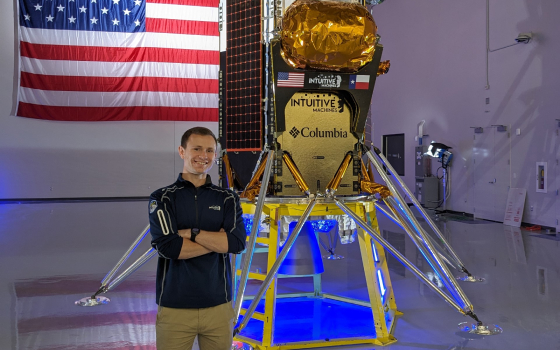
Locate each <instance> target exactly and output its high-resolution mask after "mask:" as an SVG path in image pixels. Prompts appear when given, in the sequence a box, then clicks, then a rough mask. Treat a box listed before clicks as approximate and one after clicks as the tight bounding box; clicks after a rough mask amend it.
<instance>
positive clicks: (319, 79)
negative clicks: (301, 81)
mask: <svg viewBox="0 0 560 350" xmlns="http://www.w3.org/2000/svg"><path fill="white" fill-rule="evenodd" d="M341 82H342V77H341V76H340V75H335V74H322V73H321V74H319V75H318V76H316V77H315V78H309V84H317V85H319V86H320V87H322V88H339V87H340V83H341Z"/></svg>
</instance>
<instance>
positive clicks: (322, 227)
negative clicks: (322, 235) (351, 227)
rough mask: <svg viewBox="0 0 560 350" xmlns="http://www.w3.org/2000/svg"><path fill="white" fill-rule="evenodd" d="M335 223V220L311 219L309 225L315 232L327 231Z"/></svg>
mask: <svg viewBox="0 0 560 350" xmlns="http://www.w3.org/2000/svg"><path fill="white" fill-rule="evenodd" d="M336 224H337V221H336V220H313V221H311V225H313V229H314V230H315V231H317V232H329V231H330V230H332V228H333V227H335V225H336Z"/></svg>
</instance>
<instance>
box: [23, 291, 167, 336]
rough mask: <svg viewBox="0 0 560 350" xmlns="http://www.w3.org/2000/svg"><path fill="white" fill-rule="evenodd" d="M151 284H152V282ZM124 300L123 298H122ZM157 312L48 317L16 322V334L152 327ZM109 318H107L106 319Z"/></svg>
mask: <svg viewBox="0 0 560 350" xmlns="http://www.w3.org/2000/svg"><path fill="white" fill-rule="evenodd" d="M152 284H153V282H152ZM123 298H124V296H123ZM156 315H157V310H153V311H135V312H129V311H126V312H111V313H109V314H104V313H103V314H88V315H87V316H86V317H84V315H83V314H82V315H64V316H56V315H49V316H43V317H35V318H30V319H24V320H18V334H20V335H22V334H25V333H32V332H44V331H59V330H63V329H77V328H84V329H85V328H91V327H97V326H111V325H121V324H126V325H152V324H155V323H156ZM108 316H109V317H108Z"/></svg>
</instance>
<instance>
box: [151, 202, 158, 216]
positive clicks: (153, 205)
mask: <svg viewBox="0 0 560 350" xmlns="http://www.w3.org/2000/svg"><path fill="white" fill-rule="evenodd" d="M156 208H157V202H156V201H155V200H153V201H151V202H150V214H151V213H153V212H154V211H155V210H156Z"/></svg>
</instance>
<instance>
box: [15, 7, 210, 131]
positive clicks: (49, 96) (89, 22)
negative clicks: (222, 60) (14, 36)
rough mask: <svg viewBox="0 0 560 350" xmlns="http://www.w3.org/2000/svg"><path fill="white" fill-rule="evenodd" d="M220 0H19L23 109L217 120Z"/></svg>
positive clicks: (77, 116) (82, 116)
mask: <svg viewBox="0 0 560 350" xmlns="http://www.w3.org/2000/svg"><path fill="white" fill-rule="evenodd" d="M218 3H219V1H218V0H19V24H20V26H19V39H20V87H19V94H18V99H19V104H18V112H17V114H18V115H19V116H23V117H30V118H38V119H52V120H77V121H101V120H191V121H217V120H218V83H219V82H218V73H219V33H218Z"/></svg>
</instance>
